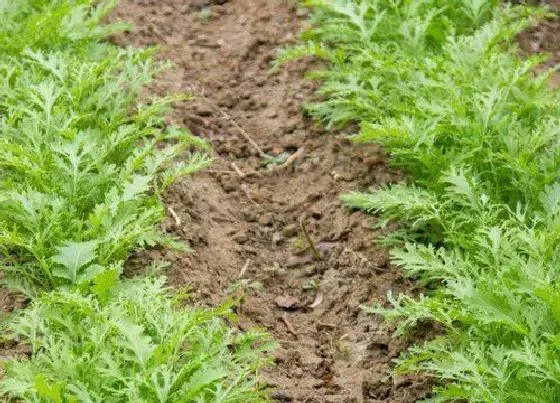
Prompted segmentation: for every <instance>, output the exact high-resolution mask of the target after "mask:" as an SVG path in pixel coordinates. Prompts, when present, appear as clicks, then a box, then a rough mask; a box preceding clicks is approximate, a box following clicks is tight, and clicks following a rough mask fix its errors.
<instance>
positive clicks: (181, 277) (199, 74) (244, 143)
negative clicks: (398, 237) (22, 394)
mask: <svg viewBox="0 0 560 403" xmlns="http://www.w3.org/2000/svg"><path fill="white" fill-rule="evenodd" d="M306 17H307V13H306V11H305V10H303V9H298V8H296V7H295V6H294V5H293V2H288V1H282V0H231V1H208V0H204V1H191V2H185V1H184V0H165V1H161V0H159V1H138V0H136V1H122V2H121V4H120V6H119V7H118V9H117V10H116V12H115V13H114V15H113V19H120V20H127V21H132V22H133V23H134V24H135V28H134V30H133V31H131V32H128V33H126V34H125V35H121V36H119V37H118V38H116V41H117V42H118V43H119V44H121V45H134V46H139V47H144V46H154V45H156V46H159V47H161V51H160V52H159V56H158V57H160V58H161V59H162V60H171V61H172V62H174V63H175V67H174V68H172V69H171V70H169V71H168V72H167V73H165V74H164V75H163V77H161V78H160V79H159V80H158V81H157V83H156V84H155V85H154V86H153V87H152V88H151V89H150V90H151V92H156V93H159V94H163V93H167V92H191V93H193V94H195V95H196V97H195V99H194V100H193V101H191V102H186V103H181V104H178V105H176V106H175V108H174V116H173V122H174V123H175V124H179V125H181V126H186V127H188V128H190V129H191V130H192V131H193V132H194V133H195V134H197V135H200V136H202V137H204V138H206V139H209V140H210V141H211V142H212V144H213V149H214V154H215V158H216V162H215V164H214V165H213V166H212V167H211V168H210V169H209V170H208V171H206V172H203V173H198V174H196V175H195V176H194V177H193V178H189V179H187V180H184V181H183V182H181V183H178V184H176V185H174V186H173V187H172V189H171V190H170V192H169V194H168V195H167V199H166V203H167V206H168V211H169V217H168V220H167V221H166V222H165V223H164V230H165V231H167V232H169V233H171V234H173V235H175V236H177V237H179V238H181V239H182V240H185V241H188V242H189V244H190V245H191V246H192V247H193V249H194V251H195V252H194V253H192V254H185V253H176V252H173V251H170V250H151V251H148V252H142V253H140V254H138V255H136V256H134V257H133V258H132V259H131V262H130V265H131V266H136V267H138V266H144V265H146V264H150V263H152V262H154V261H158V260H164V261H169V262H171V263H172V266H171V268H170V269H169V271H168V272H167V275H168V278H169V281H170V283H171V284H172V286H174V287H178V288H180V287H184V286H188V287H189V288H190V289H191V290H192V293H193V298H194V299H195V300H196V301H197V302H198V303H202V304H210V305H213V304H218V303H220V301H223V300H224V299H225V298H227V297H228V296H230V295H233V296H236V297H241V298H242V303H241V304H240V305H239V306H238V309H237V311H238V314H239V317H240V320H239V323H238V324H237V326H239V327H240V328H241V329H247V328H250V327H255V326H256V327H263V328H266V329H268V331H269V332H270V333H271V334H272V335H273V336H274V337H275V339H276V340H277V341H278V342H279V344H280V346H281V347H280V348H279V349H278V351H277V352H276V354H275V365H274V366H273V367H271V368H270V369H269V370H268V371H267V372H266V373H265V374H264V379H265V380H266V381H267V382H268V383H269V384H270V385H271V386H273V387H274V388H275V391H274V392H273V398H274V399H275V400H277V401H294V402H307V403H311V402H321V403H322V402H376V401H384V402H412V401H415V400H417V399H418V398H421V397H423V396H426V395H427V393H428V392H429V390H430V389H431V385H430V384H429V382H428V381H427V380H426V379H423V378H415V377H394V376H391V375H390V370H391V367H392V360H393V359H394V358H396V357H397V356H398V355H399V354H400V353H401V352H402V351H403V350H404V349H405V348H406V347H407V346H408V345H409V341H407V340H397V339H394V338H392V337H391V332H390V330H391V329H387V328H386V325H384V324H383V322H382V320H381V318H379V317H376V316H374V315H367V314H364V313H363V311H362V309H361V306H362V305H364V304H368V303H372V301H377V300H384V298H385V295H386V293H387V291H388V290H394V291H396V292H399V291H404V290H408V291H410V290H411V288H412V283H408V282H406V281H405V280H403V278H402V276H401V273H399V271H398V270H396V269H395V268H393V267H391V266H390V265H389V262H388V253H387V251H386V250H385V249H383V248H381V247H379V246H376V245H375V238H376V236H378V235H379V233H376V232H375V231H372V229H371V227H372V226H373V224H375V220H374V219H372V218H368V217H367V216H365V215H363V214H361V213H357V212H351V211H349V210H348V209H346V208H344V207H343V206H342V204H341V202H340V200H339V196H340V194H341V193H344V192H348V191H352V190H357V189H366V188H368V187H374V186H378V185H380V184H384V183H388V182H393V181H395V180H397V179H398V174H397V173H396V172H394V171H392V170H391V169H389V168H388V167H387V165H386V163H385V160H386V156H385V155H384V154H383V152H382V150H381V149H380V148H378V147H376V146H356V145H352V144H351V143H350V142H349V141H348V140H347V138H346V134H344V133H334V134H333V133H326V132H325V130H324V129H323V128H321V127H320V126H319V125H316V124H314V123H313V122H311V121H310V120H309V119H307V118H306V117H305V115H304V112H303V104H304V103H305V102H306V101H309V100H310V99H311V97H312V96H313V89H314V88H313V84H312V83H311V82H310V81H308V80H305V79H304V77H303V76H304V72H305V71H306V70H307V69H308V68H309V67H311V66H310V63H312V62H311V61H302V62H298V63H294V64H291V65H289V66H286V67H283V68H281V69H278V70H277V71H271V62H272V61H273V60H274V58H275V56H276V55H277V52H278V50H279V49H281V48H283V47H285V46H288V45H290V44H293V43H294V42H295V37H296V35H297V33H298V31H299V30H300V29H301V27H302V23H304V21H305V20H306ZM248 138H250V139H251V140H252V142H254V144H251V140H249V139H248ZM259 148H260V149H261V150H263V151H264V152H265V153H266V154H268V155H270V156H272V157H274V158H270V159H268V160H267V159H266V158H262V157H261V156H260V155H259ZM267 163H268V164H267ZM305 232H307V233H308V235H309V237H307V236H306V235H305ZM309 239H311V240H312V243H313V244H315V245H316V249H317V250H316V251H315V253H314V252H313V251H312V250H311V248H309V244H310V242H309ZM319 255H320V256H319Z"/></svg>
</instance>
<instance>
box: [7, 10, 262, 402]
mask: <svg viewBox="0 0 560 403" xmlns="http://www.w3.org/2000/svg"><path fill="white" fill-rule="evenodd" d="M115 3H116V1H112V0H111V1H97V0H48V1H47V0H14V1H1V0H0V204H1V205H2V209H1V210H0V265H1V269H2V271H3V274H4V276H3V277H4V279H5V280H6V283H7V284H8V285H9V286H11V287H13V288H17V289H18V290H20V291H21V292H23V293H25V294H26V295H27V296H29V297H31V298H32V301H31V302H30V306H28V307H27V308H25V309H24V310H22V311H20V312H17V313H15V314H14V315H13V317H12V318H11V319H10V320H8V321H7V323H6V324H5V325H4V327H3V329H2V330H4V332H3V337H5V338H7V339H13V341H14V342H17V343H20V344H28V345H30V347H31V349H32V352H31V354H30V356H29V357H25V358H21V359H17V360H16V359H13V360H11V361H7V362H5V363H3V370H4V371H3V374H2V375H3V376H2V379H1V380H0V393H2V398H3V399H5V400H11V401H29V402H78V401H79V402H131V401H149V402H207V401H215V402H261V401H266V394H265V391H264V390H263V388H262V385H260V384H259V382H258V380H257V379H258V378H257V373H258V370H259V368H260V367H261V366H262V365H264V364H265V360H263V358H262V357H263V354H262V352H263V351H265V350H267V349H269V348H271V347H272V345H271V344H270V343H269V338H268V336H266V335H265V334H263V333H261V332H258V331H252V332H248V333H240V332H236V331H234V330H232V329H231V328H230V327H228V326H227V323H228V321H230V322H231V321H232V319H234V318H233V317H232V316H231V314H230V309H229V307H228V306H223V307H220V308H216V309H201V308H189V307H185V306H183V303H184V301H181V300H180V298H179V297H176V298H173V297H171V296H170V293H168V292H167V290H166V289H165V288H164V286H163V284H164V279H153V278H145V279H138V278H137V279H134V280H122V279H120V274H121V271H122V263H123V261H124V260H125V259H126V258H127V256H128V255H129V254H130V253H131V251H133V250H134V249H137V248H144V247H148V246H155V245H156V244H163V245H166V246H170V247H175V248H185V246H184V245H181V243H180V242H178V241H177V240H175V239H173V238H171V237H169V236H166V235H164V234H163V233H162V232H161V231H160V230H159V229H158V224H159V223H160V222H161V221H162V219H163V218H164V217H165V215H164V209H163V204H162V201H161V199H162V195H163V192H164V191H165V190H166V189H167V188H168V187H169V186H170V185H171V184H172V183H173V182H174V181H175V180H177V179H178V178H181V177H183V176H185V175H189V174H192V173H194V172H195V171H197V170H199V169H200V168H202V167H205V166H207V165H208V164H209V163H210V162H211V159H210V158H209V156H208V152H207V149H208V145H207V143H206V142H205V141H203V140H202V139H199V138H197V137H195V136H193V135H191V134H190V133H188V132H187V131H185V130H183V129H180V128H177V127H173V126H171V125H168V124H166V116H167V112H168V109H169V106H170V105H171V104H172V103H173V102H175V101H182V100H184V99H185V98H187V97H185V96H178V97H168V98H163V99H160V98H157V99H147V98H146V97H142V99H144V102H143V103H142V102H140V101H139V98H141V97H140V93H141V91H142V90H143V88H144V87H145V86H146V84H148V83H149V82H150V81H151V80H152V79H153V77H154V75H155V74H157V73H158V72H159V71H161V69H163V68H166V65H165V64H161V63H156V62H154V61H153V60H152V54H153V51H152V50H143V51H134V50H130V49H119V48H117V47H115V46H112V45H109V44H107V43H103V42H100V41H99V39H100V38H102V37H104V36H106V35H108V34H112V33H114V32H116V31H117V30H119V29H121V28H122V27H123V25H121V24H117V25H100V22H101V21H102V20H103V18H104V17H105V16H106V15H107V13H108V12H109V10H110V9H111V7H112V6H113V5H114V4H115ZM161 268H163V266H162V265H161V264H160V265H155V266H153V267H152V270H153V271H156V270H158V269H161Z"/></svg>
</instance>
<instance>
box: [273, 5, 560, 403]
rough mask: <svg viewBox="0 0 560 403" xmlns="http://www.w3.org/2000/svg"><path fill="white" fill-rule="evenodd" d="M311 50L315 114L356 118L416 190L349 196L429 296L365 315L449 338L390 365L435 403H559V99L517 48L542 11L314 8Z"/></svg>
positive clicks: (337, 121)
mask: <svg viewBox="0 0 560 403" xmlns="http://www.w3.org/2000/svg"><path fill="white" fill-rule="evenodd" d="M307 4H308V5H309V6H313V7H314V8H315V13H314V16H313V20H314V23H315V25H314V27H313V28H312V29H311V30H310V31H308V32H307V33H305V34H304V38H305V39H307V41H308V42H307V44H305V45H303V46H301V47H300V48H296V49H291V50H288V51H286V52H285V53H284V54H283V55H282V56H281V58H280V60H289V59H291V58H294V57H300V56H304V55H314V56H319V57H322V58H324V59H326V60H327V61H328V66H327V68H326V69H323V70H321V71H315V72H312V73H311V76H312V77H313V78H318V79H320V80H322V81H323V86H322V87H321V89H320V90H319V94H320V95H322V96H323V98H324V100H323V101H322V102H319V103H316V104H313V105H311V106H310V107H309V111H310V113H311V114H312V115H313V116H314V117H316V118H318V119H320V120H322V121H324V122H325V123H327V124H328V125H331V126H334V125H343V124H346V123H349V122H354V123H359V124H360V128H361V129H360V132H359V133H358V134H357V135H356V136H355V140H356V141H357V142H378V143H381V144H383V145H384V146H385V147H386V149H387V150H388V151H389V152H390V153H391V155H392V162H393V163H394V164H395V165H396V166H397V167H399V168H401V169H403V170H404V171H405V172H407V173H408V174H409V175H410V176H411V177H412V179H414V180H415V181H416V184H414V185H408V184H404V183H403V184H396V185H392V186H388V187H382V188H379V189H376V190H375V191H373V192H371V193H354V194H349V195H345V196H344V197H343V199H344V201H345V202H346V203H347V204H348V205H349V206H351V207H355V208H360V209H365V210H367V211H370V212H372V213H378V214H380V215H381V217H382V218H384V219H385V220H392V221H395V220H397V221H401V220H402V221H405V222H407V223H408V224H409V229H408V231H407V232H406V233H399V234H398V236H393V237H392V238H391V239H392V241H393V243H394V242H397V243H398V247H397V248H396V249H394V250H393V252H392V256H393V261H394V263H396V264H397V265H399V266H401V267H402V268H403V269H404V270H405V273H406V274H407V275H409V276H413V277H414V278H416V279H418V280H419V281H420V282H421V284H423V285H426V286H427V291H426V295H423V296H421V297H419V298H412V297H409V296H405V295H401V296H398V297H393V296H390V299H391V302H392V303H393V305H394V307H392V308H383V307H381V306H378V307H375V308H368V309H369V310H370V311H372V312H376V313H381V314H383V315H385V316H386V317H387V318H388V319H391V320H396V321H397V323H399V332H401V333H402V332H405V331H406V330H407V329H410V328H411V327H413V326H417V325H422V323H425V322H426V321H434V322H438V323H440V324H441V325H443V327H444V329H445V334H444V335H442V336H441V337H438V338H437V339H436V340H434V341H431V342H428V343H426V344H425V345H424V346H417V347H415V348H413V349H411V350H410V351H409V353H408V354H407V355H406V356H404V357H402V358H401V359H400V360H399V366H398V369H399V370H401V371H407V372H416V371H422V372H424V373H425V374H427V375H431V376H434V377H437V378H438V379H440V380H441V381H442V382H441V383H440V385H441V386H439V387H437V388H436V391H437V393H436V395H435V397H434V398H433V399H432V401H442V402H443V401H453V400H457V401H462V400H467V401H473V402H496V403H497V402H500V403H502V402H512V403H513V402H535V403H536V402H557V401H559V400H560V364H559V360H558V356H559V354H560V343H559V340H560V308H559V307H560V298H559V297H558V295H559V294H558V291H559V288H560V285H559V281H558V280H559V278H558V276H559V274H560V272H559V269H558V268H559V267H560V256H559V253H560V252H559V250H558V244H559V241H560V177H559V174H558V172H559V171H558V166H559V165H560V160H559V155H560V153H559V151H560V150H559V145H560V109H559V105H560V96H559V95H558V94H557V93H556V92H553V91H552V90H550V89H548V88H547V83H546V81H547V75H546V74H545V75H540V76H535V74H534V72H533V71H534V67H535V66H536V65H537V64H538V63H539V62H540V61H541V60H542V58H541V57H534V58H530V59H528V60H525V61H522V60H521V59H520V58H519V56H518V55H517V53H516V48H515V47H514V45H512V43H513V40H514V38H515V35H516V34H517V33H518V32H520V31H521V30H522V29H524V28H526V27H528V26H530V25H531V24H532V23H533V22H534V21H535V19H536V18H537V17H539V16H542V15H544V14H545V11H543V10H542V9H530V8H526V7H523V6H516V7H508V6H502V5H500V4H499V3H498V2H489V1H478V0H469V1H437V0H420V1H407V0H391V1H390V0H334V1H321V0H317V1H314V0H313V1H308V2H307Z"/></svg>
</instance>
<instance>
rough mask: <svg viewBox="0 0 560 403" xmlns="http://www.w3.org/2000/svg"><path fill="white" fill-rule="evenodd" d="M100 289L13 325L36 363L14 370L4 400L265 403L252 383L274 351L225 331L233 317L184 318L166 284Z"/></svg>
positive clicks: (55, 296) (194, 314)
mask: <svg viewBox="0 0 560 403" xmlns="http://www.w3.org/2000/svg"><path fill="white" fill-rule="evenodd" d="M110 273H111V271H104V273H103V274H102V276H104V277H107V274H110ZM95 281H96V283H97V284H98V285H101V284H102V283H104V285H103V286H99V287H97V288H96V289H95V290H94V293H93V294H90V295H86V294H82V293H79V292H77V291H54V292H51V293H48V294H44V295H43V296H41V297H39V298H37V299H36V300H35V301H34V302H33V304H32V305H31V306H30V307H29V308H28V309H26V310H25V311H24V312H23V313H22V314H20V315H18V316H16V317H15V318H14V319H13V320H12V321H11V323H9V325H8V330H9V334H10V335H11V336H12V337H20V338H21V337H23V338H24V339H26V340H29V341H30V343H31V345H32V347H33V359H32V360H24V361H12V362H10V363H9V364H8V365H7V368H6V374H7V377H6V378H5V379H3V380H2V381H0V390H2V392H4V393H7V394H9V395H10V396H11V397H13V398H21V399H23V400H25V401H30V402H39V401H50V402H99V403H102V402H103V403H104V402H223V403H225V402H229V403H234V402H237V403H245V402H261V401H263V400H264V396H263V393H262V392H261V390H260V387H259V385H258V384H257V383H256V382H255V380H254V377H253V376H252V373H253V372H254V370H255V369H257V368H258V367H260V366H261V365H262V362H261V358H260V357H259V355H258V353H259V352H261V351H263V350H265V349H268V348H269V347H270V345H269V344H268V341H267V338H266V337H265V335H264V334H261V333H257V332H252V333H247V334H241V333H239V334H237V333H235V332H233V331H231V330H230V329H228V328H227V327H226V326H225V325H224V324H223V321H222V319H221V317H222V316H225V315H228V314H229V308H228V307H222V308H218V309H215V310H202V309H189V308H181V307H179V306H178V302H179V301H175V300H173V299H171V298H170V297H168V296H167V295H168V294H167V293H166V292H165V289H164V288H163V285H162V281H160V280H152V279H144V280H133V281H128V282H125V283H116V277H115V276H114V274H113V277H112V278H111V277H110V278H104V279H102V278H96V280H95ZM108 293H109V294H110V298H109V299H108V300H107V298H106V296H107V294H108Z"/></svg>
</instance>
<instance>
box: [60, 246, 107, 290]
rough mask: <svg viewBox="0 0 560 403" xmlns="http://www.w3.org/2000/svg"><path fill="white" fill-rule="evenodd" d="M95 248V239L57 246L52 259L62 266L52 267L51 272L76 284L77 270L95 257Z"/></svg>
mask: <svg viewBox="0 0 560 403" xmlns="http://www.w3.org/2000/svg"><path fill="white" fill-rule="evenodd" d="M96 249H97V242H96V241H86V242H68V243H67V244H66V246H62V247H58V248H57V250H58V254H56V255H55V256H53V257H52V260H53V261H54V262H56V263H58V264H60V265H62V266H63V267H56V268H55V269H53V274H54V275H55V276H57V277H61V278H66V279H68V280H70V281H71V282H72V283H73V284H76V280H77V278H78V272H79V270H80V269H81V268H82V267H84V266H85V265H86V264H88V263H89V262H91V261H92V260H93V259H94V258H95V250H96Z"/></svg>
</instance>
